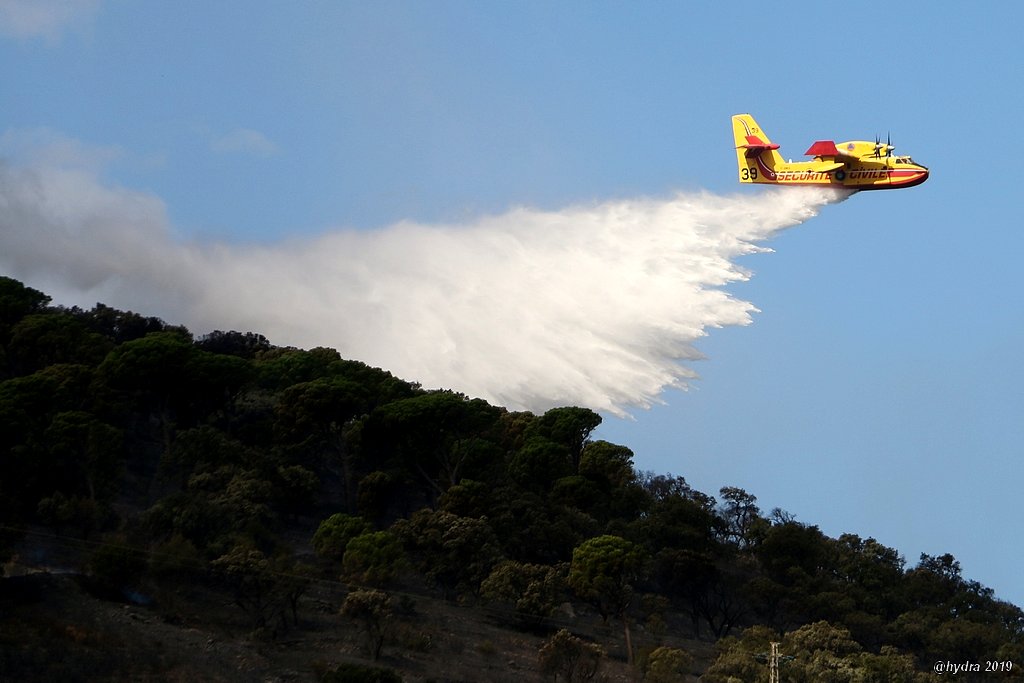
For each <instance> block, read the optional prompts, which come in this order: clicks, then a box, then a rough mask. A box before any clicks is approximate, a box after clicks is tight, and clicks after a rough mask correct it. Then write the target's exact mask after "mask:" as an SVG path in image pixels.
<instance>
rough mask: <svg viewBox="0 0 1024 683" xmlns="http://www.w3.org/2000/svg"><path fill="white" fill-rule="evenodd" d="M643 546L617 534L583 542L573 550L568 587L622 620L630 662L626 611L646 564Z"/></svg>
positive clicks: (606, 612)
mask: <svg viewBox="0 0 1024 683" xmlns="http://www.w3.org/2000/svg"><path fill="white" fill-rule="evenodd" d="M646 561H647V558H646V554H645V553H644V550H643V548H641V547H640V546H637V545H635V544H633V543H631V542H629V541H627V540H626V539H624V538H620V537H619V536H609V535H606V536H598V537H597V538H592V539H590V540H589V541H584V542H583V543H581V544H580V545H579V547H577V548H576V550H574V551H573V554H572V564H571V565H570V567H569V586H570V587H571V588H572V589H573V591H575V593H576V595H578V596H579V597H580V598H582V599H584V600H586V601H587V602H589V603H591V604H593V605H594V606H595V607H597V610H598V612H600V613H601V617H602V618H603V619H604V620H605V621H607V620H608V617H609V616H615V617H618V618H619V619H621V620H622V626H623V632H624V634H625V638H626V653H627V655H628V658H629V661H630V663H632V661H633V643H632V638H631V636H630V630H629V619H628V617H627V610H628V609H629V604H630V602H631V601H632V600H633V592H634V588H633V587H634V584H635V583H636V582H637V581H639V580H640V579H641V578H642V577H643V575H644V570H645V566H646Z"/></svg>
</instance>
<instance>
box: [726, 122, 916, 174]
mask: <svg viewBox="0 0 1024 683" xmlns="http://www.w3.org/2000/svg"><path fill="white" fill-rule="evenodd" d="M732 134H733V138H734V139H735V140H736V162H737V164H738V165H739V174H740V182H741V183H760V184H765V185H820V186H826V187H843V188H846V189H849V190H890V189H897V188H901V187H913V186H914V185H920V184H921V183H923V182H924V181H925V180H927V179H928V169H927V168H925V167H924V166H922V165H921V164H918V163H916V162H915V161H914V160H913V159H911V158H910V157H908V156H893V153H892V151H893V149H894V148H893V146H892V145H891V144H890V143H889V141H888V140H886V142H885V143H884V144H883V143H882V142H881V141H880V139H879V138H875V141H874V142H867V141H864V140H852V141H850V142H839V143H836V142H833V141H832V140H818V141H817V142H815V143H814V144H813V145H811V147H810V149H808V150H807V151H806V152H804V154H806V155H807V156H811V157H814V160H813V161H786V160H785V159H783V157H782V155H781V154H779V153H778V151H777V150H778V149H779V146H778V145H776V144H774V143H772V141H771V140H770V139H768V135H767V134H766V133H765V132H764V131H763V130H762V129H761V127H760V126H759V125H757V121H755V120H754V117H753V116H751V115H750V114H737V115H735V116H733V117H732Z"/></svg>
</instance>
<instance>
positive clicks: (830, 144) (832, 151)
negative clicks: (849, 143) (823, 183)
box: [804, 140, 859, 168]
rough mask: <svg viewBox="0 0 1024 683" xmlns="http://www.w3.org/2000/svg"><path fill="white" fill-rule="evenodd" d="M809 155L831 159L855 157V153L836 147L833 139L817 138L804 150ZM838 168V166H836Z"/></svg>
mask: <svg viewBox="0 0 1024 683" xmlns="http://www.w3.org/2000/svg"><path fill="white" fill-rule="evenodd" d="M804 154H806V155H807V156H809V157H831V158H832V159H836V158H840V159H857V158H859V157H857V156H856V155H853V154H846V153H844V152H842V151H840V150H839V148H838V147H836V143H835V141H834V140H818V141H817V142H815V143H814V144H813V145H811V146H810V147H808V148H807V151H806V152H804ZM836 168H838V166H837V167H836Z"/></svg>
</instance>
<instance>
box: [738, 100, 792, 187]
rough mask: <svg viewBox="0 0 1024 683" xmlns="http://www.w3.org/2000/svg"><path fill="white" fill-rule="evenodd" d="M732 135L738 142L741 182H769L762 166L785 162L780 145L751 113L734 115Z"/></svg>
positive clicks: (773, 166)
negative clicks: (780, 151) (779, 151)
mask: <svg viewBox="0 0 1024 683" xmlns="http://www.w3.org/2000/svg"><path fill="white" fill-rule="evenodd" d="M732 135H733V140H734V141H735V143H736V163H737V165H738V166H739V173H740V182H741V183H756V182H769V179H768V178H766V177H765V174H764V173H763V172H759V170H758V169H759V167H760V168H762V169H763V168H765V167H767V168H769V169H771V168H775V166H776V164H780V163H783V159H782V155H780V154H779V153H778V152H777V151H776V150H778V149H779V146H778V145H776V144H775V143H773V142H772V141H771V139H770V138H769V137H768V134H767V133H765V132H764V131H763V130H761V126H759V125H758V123H757V121H755V120H754V117H753V116H751V115H750V114H736V115H735V116H733V117H732ZM758 162H760V163H758Z"/></svg>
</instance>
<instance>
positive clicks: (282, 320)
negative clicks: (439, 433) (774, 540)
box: [0, 163, 849, 415]
mask: <svg viewBox="0 0 1024 683" xmlns="http://www.w3.org/2000/svg"><path fill="white" fill-rule="evenodd" d="M847 196H849V193H847V192H843V191H837V190H830V189H814V188H786V189H779V190H767V191H763V192H757V193H751V194H742V195H741V194H737V195H730V196H720V195H714V194H710V193H706V192H704V193H682V194H678V195H676V196H673V197H667V198H661V199H656V198H643V199H632V200H615V201H608V202H599V203H593V204H590V205H578V206H570V207H568V208H565V209H562V210H558V211H545V210H535V209H529V208H517V209H513V210H510V211H507V212H505V213H502V214H500V215H492V216H483V217H480V218H478V219H475V220H471V221H466V222H464V223H461V224H448V225H439V224H432V225H424V224H420V223H415V222H411V221H407V222H402V223H398V224H395V225H392V226H389V227H385V228H381V229H376V230H351V229H337V230H333V231H328V232H325V233H324V234H321V235H319V236H316V237H310V238H301V239H286V240H282V241H280V242H279V243H276V244H237V243H223V242H221V243H212V242H211V243H197V242H187V241H182V240H179V239H176V238H175V237H174V231H173V229H172V226H171V225H170V224H169V222H168V219H167V217H166V211H165V207H164V204H163V202H162V201H161V200H160V199H159V198H157V197H155V196H152V195H148V194H145V193H141V192H137V191H133V190H128V189H124V188H119V187H115V186H112V185H110V184H109V183H105V182H103V181H102V180H100V178H99V176H98V174H97V172H96V171H95V169H89V168H83V167H74V166H71V167H68V166H66V165H65V166H61V165H59V164H44V163H36V164H30V165H20V166H18V165H11V164H2V165H0V272H3V273H4V274H8V275H10V276H13V277H17V278H19V279H22V280H24V281H26V282H27V283H28V284H30V285H31V286H34V287H37V288H41V289H44V291H47V292H48V293H50V294H51V295H53V296H54V298H55V301H56V302H57V303H62V304H66V305H71V304H77V305H81V306H85V307H89V306H91V305H92V304H94V303H95V302H96V301H102V302H103V303H106V304H108V305H111V306H114V307H118V308H126V309H131V310H136V311H138V312H141V313H144V314H147V315H158V316H160V317H162V318H164V319H165V320H167V321H169V322H174V323H182V324H185V325H187V326H188V327H189V328H190V329H192V330H193V332H196V333H197V334H202V333H204V332H208V331H211V330H213V329H237V330H251V331H256V332H260V333H262V334H265V335H267V337H269V338H270V339H271V341H272V342H274V343H276V344H279V345H294V346H299V347H312V346H330V347H333V348H336V349H338V350H339V351H340V352H341V354H342V355H343V356H345V357H347V358H354V359H359V360H362V361H365V362H367V363H370V364H372V365H377V366H380V367H383V368H386V369H388V370H390V371H392V372H394V373H395V374H396V375H398V376H400V377H403V378H404V379H408V380H412V381H417V382H420V383H422V384H423V385H424V386H425V387H445V388H452V389H455V390H458V391H462V392H465V393H467V394H469V395H471V396H479V397H482V398H486V399H487V400H489V401H492V402H494V403H497V404H500V405H504V406H507V407H509V408H513V409H529V410H534V411H541V410H544V409H546V408H549V407H552V406H556V405H567V404H573V405H582V406H587V407H590V408H593V409H595V410H602V411H608V412H611V413H615V414H619V415H622V414H624V413H625V411H627V410H628V408H630V407H632V406H647V405H650V404H651V403H652V402H655V401H657V400H658V396H659V395H660V394H661V392H663V391H664V390H665V389H666V388H668V387H681V386H685V385H686V384H687V382H688V381H690V380H691V379H692V378H694V377H695V374H694V371H693V369H692V363H691V361H694V360H696V359H699V358H701V354H700V352H699V351H698V350H697V348H696V347H695V343H696V342H697V341H698V340H699V339H700V338H701V337H702V336H704V335H705V334H706V333H707V330H708V329H709V328H716V327H722V326H725V325H746V324H749V323H750V322H751V314H752V313H754V312H755V311H756V308H755V307H754V305H753V304H752V303H750V302H747V301H743V300H741V299H738V298H736V297H734V296H732V295H731V294H730V293H729V292H728V291H727V290H726V289H725V288H726V286H727V285H729V283H732V282H736V281H741V280H746V279H748V278H749V277H750V273H749V272H748V271H747V270H745V269H744V268H742V267H740V266H739V265H737V263H736V259H737V257H739V256H742V255H744V254H750V253H754V252H758V251H764V250H765V248H764V247H763V246H761V243H762V242H763V241H764V240H766V239H768V238H770V237H771V236H772V235H774V234H775V233H777V232H778V231H780V230H783V229H785V228H788V227H791V226H794V225H797V224H799V223H801V222H803V221H806V220H807V219H809V218H811V217H813V216H814V215H816V214H817V212H818V211H819V210H820V209H821V207H823V206H824V205H826V204H829V203H831V202H836V201H841V200H842V199H844V198H846V197H847Z"/></svg>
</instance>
